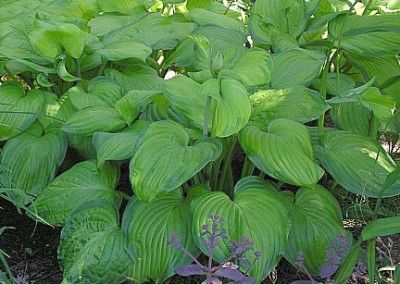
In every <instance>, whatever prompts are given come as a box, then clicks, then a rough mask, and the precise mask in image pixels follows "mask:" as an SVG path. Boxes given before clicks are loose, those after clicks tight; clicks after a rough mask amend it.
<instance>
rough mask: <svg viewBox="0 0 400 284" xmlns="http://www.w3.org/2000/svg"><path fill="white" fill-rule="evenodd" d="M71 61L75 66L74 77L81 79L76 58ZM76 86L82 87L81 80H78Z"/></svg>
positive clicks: (79, 66)
mask: <svg viewBox="0 0 400 284" xmlns="http://www.w3.org/2000/svg"><path fill="white" fill-rule="evenodd" d="M73 60H74V64H75V70H76V77H78V78H81V77H82V74H81V65H80V64H79V61H78V58H74V59H73ZM76 84H77V85H78V86H81V85H82V82H81V80H79V81H78V82H77V83H76Z"/></svg>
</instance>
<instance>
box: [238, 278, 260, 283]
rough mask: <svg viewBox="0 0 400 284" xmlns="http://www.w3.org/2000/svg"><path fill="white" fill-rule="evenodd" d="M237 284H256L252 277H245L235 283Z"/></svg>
mask: <svg viewBox="0 0 400 284" xmlns="http://www.w3.org/2000/svg"><path fill="white" fill-rule="evenodd" d="M236 283H237V284H254V283H256V279H255V278H253V277H246V278H244V279H242V280H239V281H237V282H236Z"/></svg>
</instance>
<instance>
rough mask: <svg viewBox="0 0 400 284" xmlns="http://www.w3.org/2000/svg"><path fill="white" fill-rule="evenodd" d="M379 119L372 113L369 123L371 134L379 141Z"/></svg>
mask: <svg viewBox="0 0 400 284" xmlns="http://www.w3.org/2000/svg"><path fill="white" fill-rule="evenodd" d="M378 128H379V119H378V118H377V117H376V116H375V115H374V114H373V113H372V114H371V119H370V123H369V136H370V137H371V138H372V139H374V140H375V141H377V139H378Z"/></svg>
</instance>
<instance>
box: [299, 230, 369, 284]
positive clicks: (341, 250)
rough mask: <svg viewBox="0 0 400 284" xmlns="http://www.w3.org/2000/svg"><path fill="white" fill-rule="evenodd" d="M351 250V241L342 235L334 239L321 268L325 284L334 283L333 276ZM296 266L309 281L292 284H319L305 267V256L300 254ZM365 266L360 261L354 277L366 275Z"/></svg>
mask: <svg viewBox="0 0 400 284" xmlns="http://www.w3.org/2000/svg"><path fill="white" fill-rule="evenodd" d="M350 250H351V245H350V240H349V239H348V238H347V237H346V236H345V235H342V234H338V235H336V236H335V237H334V238H332V240H331V243H330V245H329V246H328V247H327V248H326V256H325V263H324V264H323V265H322V266H321V272H320V277H321V278H322V279H325V281H324V283H325V284H330V283H333V281H332V279H331V278H332V276H333V275H334V274H335V273H336V271H337V270H338V268H339V265H340V263H341V262H342V261H343V260H345V259H346V258H347V256H348V254H349V251H350ZM296 264H297V265H298V267H299V268H300V269H301V270H302V271H303V272H304V273H305V274H306V275H307V277H308V278H309V280H297V281H294V282H291V284H317V283H320V282H317V281H316V280H315V279H314V278H313V277H312V276H311V273H310V272H309V271H308V270H307V268H306V267H305V265H304V255H303V253H302V252H299V253H298V255H297V259H296ZM365 270H366V269H365V265H364V263H363V262H361V261H359V262H358V263H357V265H356V267H355V268H354V272H353V274H352V276H353V277H358V276H360V275H362V274H364V273H365Z"/></svg>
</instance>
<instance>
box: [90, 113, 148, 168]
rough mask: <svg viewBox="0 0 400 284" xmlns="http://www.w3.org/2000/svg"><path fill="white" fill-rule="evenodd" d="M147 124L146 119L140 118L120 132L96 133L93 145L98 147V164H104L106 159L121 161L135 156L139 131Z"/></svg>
mask: <svg viewBox="0 0 400 284" xmlns="http://www.w3.org/2000/svg"><path fill="white" fill-rule="evenodd" d="M147 124H148V123H147V121H145V120H138V121H136V122H135V123H133V124H132V125H131V126H129V127H127V128H125V129H123V130H122V131H120V132H116V133H108V132H96V133H94V135H93V145H94V147H95V148H96V153H97V161H98V165H99V166H102V165H103V164H104V163H105V161H109V160H113V161H120V160H125V159H128V158H130V157H131V156H133V153H134V147H135V144H136V141H137V138H138V136H139V133H140V132H141V131H142V129H143V128H144V127H145V126H146V125H147Z"/></svg>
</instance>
